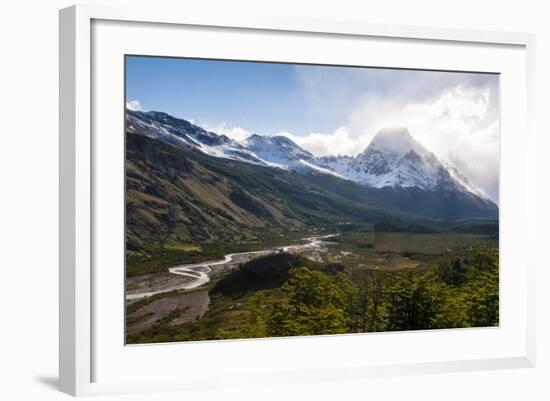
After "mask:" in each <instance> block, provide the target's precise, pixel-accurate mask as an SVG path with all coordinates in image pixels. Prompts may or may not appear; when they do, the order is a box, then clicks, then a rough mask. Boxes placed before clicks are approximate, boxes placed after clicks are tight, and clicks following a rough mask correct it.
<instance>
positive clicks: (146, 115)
mask: <svg viewBox="0 0 550 401" xmlns="http://www.w3.org/2000/svg"><path fill="white" fill-rule="evenodd" d="M126 131H127V132H128V133H133V134H138V135H144V136H147V137H149V138H152V139H157V140H160V141H162V142H164V143H168V144H170V145H173V146H175V147H178V148H182V149H185V150H187V151H192V152H199V153H202V154H206V155H208V156H213V157H217V158H223V159H231V160H236V161H242V162H246V163H251V164H257V165H261V166H265V167H271V168H277V169H282V170H287V171H295V172H298V173H300V174H303V175H321V176H323V175H327V176H332V177H336V178H338V179H344V180H348V181H353V182H355V183H357V184H360V185H362V186H364V187H367V188H369V189H372V190H381V191H382V192H383V193H384V194H389V193H391V192H393V193H398V194H399V196H401V197H405V198H406V199H407V202H424V206H425V207H426V208H429V207H431V206H430V205H431V203H432V200H433V199H437V202H436V203H437V209H438V210H441V211H444V210H445V208H446V207H448V208H451V209H452V210H454V211H455V212H456V213H455V212H452V213H450V214H448V216H447V215H446V214H445V213H443V216H441V217H443V218H448V217H449V216H451V215H452V216H454V217H453V218H462V217H479V218H485V217H490V218H494V217H496V216H498V207H497V206H496V205H495V204H494V203H493V202H492V201H491V200H490V199H488V197H487V196H485V195H484V194H483V192H482V191H480V190H479V189H477V188H476V187H475V186H474V185H472V183H471V182H469V181H468V179H467V178H466V177H464V176H463V175H462V174H461V173H460V172H459V171H458V170H456V169H455V168H454V167H452V166H449V165H447V164H445V163H444V162H442V161H440V160H439V159H438V158H437V156H436V155H435V154H434V153H432V152H430V151H429V150H428V149H426V148H425V147H424V146H423V145H422V144H421V143H419V142H418V141H417V140H415V139H414V138H413V136H412V135H411V134H410V133H409V131H408V129H407V128H387V129H383V130H381V131H380V132H379V133H378V134H377V135H376V136H375V137H374V138H373V140H372V141H371V143H370V144H369V145H368V146H367V148H366V149H365V150H364V151H363V152H362V153H360V154H358V155H357V156H325V157H315V156H314V155H313V154H311V153H310V152H308V151H306V150H304V149H302V148H301V147H300V146H298V145H297V144H296V143H294V142H293V141H292V140H290V139H289V138H287V137H285V136H262V135H258V134H254V135H251V136H249V137H248V138H247V139H245V140H244V141H242V142H238V141H236V140H234V139H231V138H229V137H227V136H225V135H218V134H216V133H214V132H210V131H207V130H205V129H203V128H201V127H198V126H196V125H193V124H191V123H190V122H188V121H186V120H183V119H179V118H175V117H172V116H170V115H168V114H166V113H162V112H156V111H150V112H140V111H131V110H127V111H126ZM446 199H448V202H447V201H446ZM445 202H447V203H448V204H447V205H446V204H445ZM394 207H397V208H402V205H401V202H397V206H395V205H394ZM417 209H418V210H425V208H424V207H419V208H417ZM417 209H414V210H417ZM403 210H404V211H407V212H410V211H411V209H410V207H404V206H403ZM426 210H428V209H426ZM468 210H471V211H472V212H471V213H470V212H466V211H468ZM474 210H475V212H474ZM415 213H416V212H415ZM420 214H422V215H426V213H424V212H422V213H420ZM428 215H429V216H430V217H433V216H431V215H430V213H428ZM438 216H439V214H438V215H437V216H436V217H438Z"/></svg>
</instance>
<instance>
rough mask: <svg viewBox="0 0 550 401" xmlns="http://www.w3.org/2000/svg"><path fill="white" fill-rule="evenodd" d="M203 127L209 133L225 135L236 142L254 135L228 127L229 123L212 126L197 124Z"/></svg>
mask: <svg viewBox="0 0 550 401" xmlns="http://www.w3.org/2000/svg"><path fill="white" fill-rule="evenodd" d="M197 125H199V126H201V127H203V128H204V129H205V130H207V131H212V132H215V133H216V134H223V135H226V136H228V137H229V138H231V139H234V140H236V141H243V140H245V139H246V138H248V137H249V136H250V135H251V134H252V133H251V132H250V131H248V130H246V129H244V128H241V127H234V126H228V124H227V123H225V122H222V123H219V124H214V125H211V124H209V123H202V124H200V123H199V124H197Z"/></svg>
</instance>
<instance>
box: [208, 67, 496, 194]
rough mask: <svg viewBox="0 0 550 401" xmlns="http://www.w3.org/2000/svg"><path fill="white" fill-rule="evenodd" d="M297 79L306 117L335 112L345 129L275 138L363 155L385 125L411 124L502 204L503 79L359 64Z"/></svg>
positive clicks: (236, 134)
mask: <svg viewBox="0 0 550 401" xmlns="http://www.w3.org/2000/svg"><path fill="white" fill-rule="evenodd" d="M297 71H300V70H297ZM306 72H307V73H306ZM297 79H298V81H299V83H300V85H299V87H300V89H299V91H300V93H301V96H302V97H303V98H304V99H305V103H306V104H305V106H304V114H303V116H304V118H305V119H313V120H314V121H317V120H320V119H323V118H325V117H327V116H328V117H330V118H329V120H331V121H336V122H337V124H338V125H337V126H338V127H339V128H337V129H335V130H333V131H327V132H322V131H315V132H309V133H308V132H305V133H300V134H298V133H296V132H279V133H276V134H275V135H285V136H287V137H289V138H290V139H292V140H293V141H294V142H296V143H297V144H298V145H300V146H302V147H303V148H304V149H306V150H308V151H310V152H311V153H313V154H314V155H316V156H325V155H338V154H341V155H356V154H358V153H360V152H362V151H363V150H364V149H365V148H366V147H367V146H368V144H369V143H370V141H371V139H372V138H373V137H374V136H375V135H376V133H377V132H378V131H379V130H380V129H382V128H385V127H395V126H401V127H407V128H408V129H409V131H410V132H411V134H412V135H413V136H414V137H415V138H416V139H417V140H418V141H419V142H421V143H422V144H423V145H424V146H426V148H428V149H429V150H431V151H433V152H434V153H435V154H436V155H437V156H438V157H439V158H440V159H442V160H445V161H447V162H449V163H450V164H452V165H454V166H455V167H456V168H457V169H458V170H459V171H460V172H461V173H462V174H464V175H465V176H466V177H468V179H469V180H470V181H471V182H472V183H473V184H474V185H475V186H477V187H478V188H479V189H481V190H482V191H483V192H485V193H486V194H487V195H489V197H490V198H491V199H493V200H494V201H495V202H497V203H498V200H499V165H500V126H499V93H498V90H499V89H498V78H497V77H496V76H489V75H482V74H461V73H445V72H423V71H395V70H392V71H389V70H360V69H358V70H355V71H351V72H350V71H347V72H346V73H345V74H340V72H339V70H332V71H329V72H328V73H325V72H324V70H323V69H316V70H314V71H309V70H308V71H304V73H303V74H298V75H297ZM199 125H201V124H199ZM203 126H204V125H203ZM205 128H207V129H209V130H211V131H214V132H217V133H223V134H225V135H227V136H229V137H231V138H233V139H236V140H239V141H241V140H243V139H245V138H246V137H248V136H249V135H250V134H251V132H249V131H248V130H246V129H243V128H240V127H234V126H228V125H227V124H225V123H222V124H218V125H215V126H206V127H205ZM260 134H265V133H260Z"/></svg>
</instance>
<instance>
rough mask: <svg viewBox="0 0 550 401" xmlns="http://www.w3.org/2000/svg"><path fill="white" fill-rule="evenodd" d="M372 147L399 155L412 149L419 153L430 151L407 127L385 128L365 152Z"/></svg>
mask: <svg viewBox="0 0 550 401" xmlns="http://www.w3.org/2000/svg"><path fill="white" fill-rule="evenodd" d="M370 149H376V150H378V151H384V152H389V153H393V154H395V155H396V156H398V157H401V156H403V155H405V154H406V153H409V152H410V151H411V150H412V151H414V152H415V153H417V154H419V155H423V154H426V153H428V151H427V150H426V148H424V146H423V145H422V144H421V143H420V142H418V141H417V140H416V139H414V137H413V136H412V135H411V133H410V132H409V130H408V129H407V128H406V127H389V128H383V129H381V130H380V131H378V133H377V134H376V135H375V136H374V138H373V139H372V141H371V142H370V144H369V146H368V147H367V149H365V152H367V151H368V150H370Z"/></svg>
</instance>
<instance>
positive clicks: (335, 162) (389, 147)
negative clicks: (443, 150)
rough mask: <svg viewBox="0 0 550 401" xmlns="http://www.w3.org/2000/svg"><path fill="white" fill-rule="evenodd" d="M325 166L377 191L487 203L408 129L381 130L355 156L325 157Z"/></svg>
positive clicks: (484, 196)
mask: <svg viewBox="0 0 550 401" xmlns="http://www.w3.org/2000/svg"><path fill="white" fill-rule="evenodd" d="M320 162H321V165H322V166H323V167H326V168H329V169H332V170H334V171H336V172H338V173H339V174H341V175H343V176H345V177H347V178H349V179H350V180H352V181H355V182H358V183H360V184H363V185H366V186H369V187H374V188H384V187H392V188H404V189H406V188H413V187H414V188H419V189H423V190H428V191H437V190H446V191H453V190H454V191H459V192H463V193H467V194H473V195H475V196H477V197H480V198H482V199H485V200H487V199H488V198H487V196H486V195H485V194H483V192H482V191H480V190H479V189H477V188H476V187H475V186H474V185H473V184H472V183H471V182H470V181H468V179H467V178H466V177H464V176H463V175H462V174H460V173H459V172H458V170H457V169H456V168H454V167H452V166H450V165H448V164H446V163H443V162H441V161H440V160H439V159H438V158H437V157H436V156H435V154H433V153H432V152H430V151H429V150H427V149H426V148H425V147H424V146H423V145H422V144H421V143H420V142H418V141H417V140H415V139H414V138H413V137H412V136H411V134H410V133H409V131H408V130H407V129H406V128H387V129H383V130H381V131H380V132H379V133H378V134H377V135H376V136H375V137H374V138H373V140H372V141H371V143H370V144H369V145H368V146H367V148H366V149H365V150H364V151H363V153H361V154H359V155H357V156H355V157H349V156H346V157H341V156H340V157H323V158H320Z"/></svg>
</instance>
